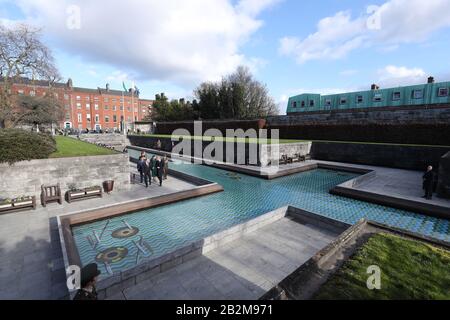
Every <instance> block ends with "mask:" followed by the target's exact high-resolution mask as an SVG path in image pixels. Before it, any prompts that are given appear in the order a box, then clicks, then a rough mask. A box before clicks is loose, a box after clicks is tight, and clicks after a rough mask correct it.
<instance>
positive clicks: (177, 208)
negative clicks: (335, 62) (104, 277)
mask: <svg viewBox="0 0 450 320" xmlns="http://www.w3.org/2000/svg"><path fill="white" fill-rule="evenodd" d="M171 168H173V169H175V170H178V171H182V172H186V173H189V174H191V175H195V176H199V177H201V178H204V179H207V180H210V181H215V182H217V183H219V184H220V185H222V186H223V187H224V189H225V191H224V192H221V193H217V194H213V195H209V196H205V197H201V198H197V199H191V200H185V201H182V202H179V203H175V204H171V205H166V206H163V207H158V208H154V209H147V210H143V211H140V212H137V213H133V214H131V215H126V216H122V217H117V218H114V219H111V220H109V222H108V224H107V223H106V221H99V222H95V223H92V224H88V225H84V226H79V227H75V228H74V229H73V233H74V238H75V242H76V244H77V247H78V251H79V253H80V257H81V260H82V263H83V264H87V263H90V262H93V261H95V257H96V255H97V254H98V253H99V252H102V251H104V250H106V249H108V248H112V247H126V248H127V249H128V254H127V256H126V257H125V258H124V259H122V260H120V261H118V262H116V263H112V264H110V265H109V266H102V265H100V267H101V268H102V272H103V274H106V272H107V269H109V271H110V272H111V271H112V272H117V271H123V270H126V269H128V268H131V267H134V266H135V265H136V264H138V263H140V262H142V261H143V259H153V258H156V257H158V256H161V255H163V254H165V253H168V252H171V251H173V250H175V249H177V248H180V247H182V246H185V245H187V244H189V243H191V242H193V241H195V240H199V239H201V238H203V237H205V236H208V235H211V234H214V233H216V232H218V231H221V230H224V229H227V228H229V227H231V226H233V225H236V224H239V223H242V222H244V221H246V220H250V219H252V218H255V217H257V216H259V215H262V214H264V213H266V212H269V211H272V210H275V209H277V208H280V207H283V206H286V205H292V206H295V207H298V208H301V209H304V210H308V211H311V212H314V213H317V214H320V215H323V216H327V217H330V218H333V219H336V220H340V221H343V222H347V223H350V224H354V223H356V222H357V221H359V220H360V219H361V218H364V217H365V218H368V219H370V220H374V221H378V222H381V223H384V224H387V225H390V226H394V227H398V228H402V229H405V230H410V231H414V232H418V233H420V234H424V235H427V236H431V237H434V238H437V239H441V240H446V241H450V230H449V221H447V220H442V219H438V218H433V217H429V216H425V215H421V214H416V213H412V212H407V211H403V210H397V209H393V208H388V207H385V206H381V205H376V204H371V203H366V202H362V201H358V200H353V199H349V198H344V197H339V196H333V195H330V194H329V193H328V191H329V190H330V189H331V188H333V187H334V186H336V185H338V184H341V183H343V182H345V181H348V180H350V179H352V178H354V177H356V176H357V175H355V174H352V173H346V172H336V171H331V170H324V169H317V170H313V171H309V172H305V173H299V174H296V175H292V176H288V177H284V178H279V179H275V180H272V181H268V180H263V179H259V178H254V177H250V176H246V175H240V174H233V175H227V172H226V171H223V170H220V169H216V168H211V167H206V166H201V165H193V164H188V163H181V162H177V163H173V164H171ZM236 177H239V178H240V179H239V178H236ZM105 226H106V228H105ZM123 227H137V228H139V233H137V234H136V235H134V236H132V237H129V238H125V239H117V238H113V237H112V232H113V231H114V230H116V229H119V228H123ZM100 236H101V237H100ZM88 238H89V239H90V240H88ZM97 238H101V240H100V242H99V244H97V245H96V246H95V247H93V245H92V244H93V243H95V242H96V239H97ZM138 252H139V253H138Z"/></svg>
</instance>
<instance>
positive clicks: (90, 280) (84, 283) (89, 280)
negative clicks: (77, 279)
mask: <svg viewBox="0 0 450 320" xmlns="http://www.w3.org/2000/svg"><path fill="white" fill-rule="evenodd" d="M100 273H101V272H100V270H98V267H97V264H96V263H91V264H88V265H86V266H84V267H83V268H82V269H81V288H80V289H79V290H78V291H77V293H76V294H75V297H74V298H73V300H97V299H98V297H97V290H96V289H95V284H96V282H97V277H98V276H99V275H100Z"/></svg>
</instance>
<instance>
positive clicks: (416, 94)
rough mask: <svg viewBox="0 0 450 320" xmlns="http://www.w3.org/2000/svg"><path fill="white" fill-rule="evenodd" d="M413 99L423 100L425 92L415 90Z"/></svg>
mask: <svg viewBox="0 0 450 320" xmlns="http://www.w3.org/2000/svg"><path fill="white" fill-rule="evenodd" d="M411 98H412V99H423V90H422V89H420V90H413V91H412V95H411Z"/></svg>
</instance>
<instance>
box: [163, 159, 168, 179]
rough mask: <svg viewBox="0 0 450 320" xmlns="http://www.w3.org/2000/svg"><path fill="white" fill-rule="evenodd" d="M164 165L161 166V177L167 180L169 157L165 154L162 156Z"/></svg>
mask: <svg viewBox="0 0 450 320" xmlns="http://www.w3.org/2000/svg"><path fill="white" fill-rule="evenodd" d="M163 162H164V167H163V178H164V180H167V174H168V173H169V158H167V156H164V157H163Z"/></svg>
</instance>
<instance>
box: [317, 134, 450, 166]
mask: <svg viewBox="0 0 450 320" xmlns="http://www.w3.org/2000/svg"><path fill="white" fill-rule="evenodd" d="M449 151H450V147H426V146H425V147H422V146H404V145H389V144H368V143H344V142H342V143H336V142H316V141H315V142H313V144H312V148H311V155H312V157H313V159H316V160H325V161H337V162H346V163H356V164H366V165H373V166H382V167H391V168H399V169H409V170H421V171H422V170H425V169H426V167H427V166H428V165H432V166H434V167H435V168H438V167H439V162H440V160H441V157H442V156H443V155H444V154H445V153H447V152H449Z"/></svg>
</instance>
